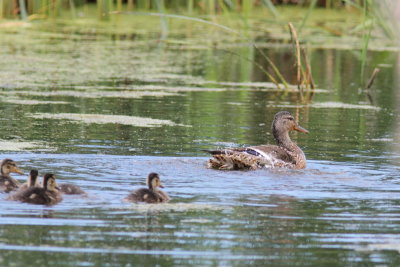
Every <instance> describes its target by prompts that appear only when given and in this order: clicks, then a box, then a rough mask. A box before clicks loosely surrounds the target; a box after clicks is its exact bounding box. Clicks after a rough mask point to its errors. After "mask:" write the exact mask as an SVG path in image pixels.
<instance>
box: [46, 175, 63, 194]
mask: <svg viewBox="0 0 400 267" xmlns="http://www.w3.org/2000/svg"><path fill="white" fill-rule="evenodd" d="M43 188H44V189H46V190H49V191H57V190H60V188H59V187H58V186H57V183H56V177H55V176H54V174H52V173H46V174H45V175H44V177H43Z"/></svg>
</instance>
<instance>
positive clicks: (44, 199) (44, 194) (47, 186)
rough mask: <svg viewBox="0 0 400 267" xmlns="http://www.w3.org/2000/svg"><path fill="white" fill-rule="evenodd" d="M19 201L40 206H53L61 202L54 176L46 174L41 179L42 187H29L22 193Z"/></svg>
mask: <svg viewBox="0 0 400 267" xmlns="http://www.w3.org/2000/svg"><path fill="white" fill-rule="evenodd" d="M19 200H20V201H22V202H26V203H31V204H42V205H54V204H57V203H59V202H60V201H62V196H61V193H60V191H59V188H58V187H57V183H56V178H55V176H54V174H52V173H46V174H45V175H44V177H43V187H37V186H34V187H29V188H28V189H27V190H25V191H24V192H23V194H22V196H21V197H20V199H19Z"/></svg>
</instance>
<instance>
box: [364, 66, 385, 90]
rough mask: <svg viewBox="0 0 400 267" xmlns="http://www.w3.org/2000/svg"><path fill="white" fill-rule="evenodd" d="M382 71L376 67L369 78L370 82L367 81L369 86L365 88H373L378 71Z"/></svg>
mask: <svg viewBox="0 0 400 267" xmlns="http://www.w3.org/2000/svg"><path fill="white" fill-rule="evenodd" d="M380 71H381V70H380V69H379V68H375V69H374V71H373V72H372V74H371V77H370V78H369V80H368V83H367V86H366V87H365V90H369V89H370V88H371V86H372V84H373V83H374V81H375V78H376V76H377V75H378V73H379V72H380Z"/></svg>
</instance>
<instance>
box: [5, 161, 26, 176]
mask: <svg viewBox="0 0 400 267" xmlns="http://www.w3.org/2000/svg"><path fill="white" fill-rule="evenodd" d="M0 171H1V174H2V175H9V174H10V173H12V172H13V173H18V174H24V173H23V172H22V171H21V170H20V169H18V167H17V164H16V163H15V161H13V160H12V159H4V160H2V161H1V163H0Z"/></svg>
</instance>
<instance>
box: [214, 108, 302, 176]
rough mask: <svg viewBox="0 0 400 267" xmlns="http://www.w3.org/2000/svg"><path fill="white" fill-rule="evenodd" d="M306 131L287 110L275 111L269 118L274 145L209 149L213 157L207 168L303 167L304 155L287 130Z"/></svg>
mask: <svg viewBox="0 0 400 267" xmlns="http://www.w3.org/2000/svg"><path fill="white" fill-rule="evenodd" d="M293 130H295V131H299V132H303V133H308V131H307V130H306V129H304V128H302V127H301V126H299V125H298V124H297V123H296V121H295V120H294V118H293V116H292V115H291V114H290V112H288V111H281V112H278V113H277V114H276V115H275V117H274V121H273V122H272V134H273V135H274V138H275V140H276V142H277V145H259V146H251V147H243V148H226V149H223V150H213V151H208V152H209V153H210V154H212V156H213V157H212V158H211V159H210V160H209V161H208V164H207V166H208V168H213V169H220V170H246V169H247V170H255V169H258V168H262V167H272V168H274V167H286V168H294V169H303V168H305V167H306V157H305V155H304V153H303V151H302V150H301V149H300V147H298V146H297V145H296V144H295V143H294V142H293V141H292V140H291V139H290V137H289V132H290V131H293Z"/></svg>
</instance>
